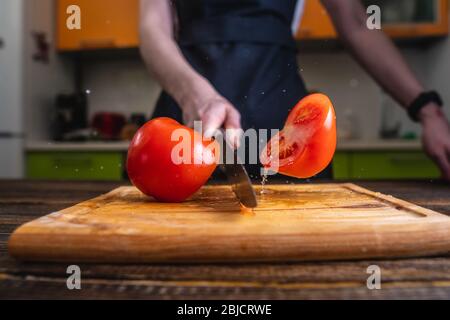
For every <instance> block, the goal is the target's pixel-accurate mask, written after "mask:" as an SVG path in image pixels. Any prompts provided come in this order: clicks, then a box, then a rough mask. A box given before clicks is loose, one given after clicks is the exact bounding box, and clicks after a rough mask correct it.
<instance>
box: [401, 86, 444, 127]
mask: <svg viewBox="0 0 450 320" xmlns="http://www.w3.org/2000/svg"><path fill="white" fill-rule="evenodd" d="M432 102H434V103H436V104H437V105H438V106H439V107H442V105H443V102H442V98H441V96H440V95H439V93H437V92H436V91H429V92H424V93H422V94H420V95H419V96H418V97H417V98H416V99H415V100H414V101H413V102H412V103H411V105H410V106H409V107H408V115H409V117H410V118H411V120H412V121H414V122H419V121H420V119H419V112H420V110H422V108H423V107H425V106H427V105H428V104H429V103H432Z"/></svg>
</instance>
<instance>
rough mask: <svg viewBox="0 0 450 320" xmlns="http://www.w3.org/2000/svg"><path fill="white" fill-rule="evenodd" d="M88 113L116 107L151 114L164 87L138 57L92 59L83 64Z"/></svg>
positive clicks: (126, 113)
mask: <svg viewBox="0 0 450 320" xmlns="http://www.w3.org/2000/svg"><path fill="white" fill-rule="evenodd" d="M84 72H85V78H84V89H86V90H89V92H90V94H89V113H90V115H91V116H92V115H93V114H94V113H95V112H100V111H115V112H120V113H124V114H125V115H127V116H129V115H130V114H131V113H144V114H146V115H147V116H149V115H150V114H151V113H152V112H153V108H154V105H155V103H156V100H157V98H158V96H159V93H160V91H161V89H160V87H159V86H158V85H157V83H156V82H155V81H154V80H153V79H152V78H151V76H150V75H149V73H148V72H147V70H146V68H145V65H144V63H143V62H142V61H141V60H140V59H139V58H133V57H121V58H109V59H106V60H105V59H104V58H101V59H89V60H88V61H87V63H86V64H85V65H84Z"/></svg>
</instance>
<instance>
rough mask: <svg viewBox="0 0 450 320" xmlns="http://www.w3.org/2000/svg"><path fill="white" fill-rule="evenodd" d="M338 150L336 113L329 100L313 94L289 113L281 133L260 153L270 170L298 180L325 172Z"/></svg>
mask: <svg viewBox="0 0 450 320" xmlns="http://www.w3.org/2000/svg"><path fill="white" fill-rule="evenodd" d="M335 151H336V114H335V111H334V107H333V104H332V103H331V101H330V99H329V98H328V97H327V96H325V95H323V94H312V95H309V96H307V97H305V98H304V99H302V100H301V101H300V102H299V103H298V104H297V105H296V106H295V107H294V109H293V110H292V111H291V112H290V113H289V116H288V118H287V120H286V124H285V126H284V128H283V130H282V131H280V132H279V133H278V134H277V135H276V136H274V137H272V139H271V140H270V141H269V143H268V144H267V146H266V148H265V149H264V150H263V152H262V153H261V156H260V159H261V163H262V164H263V166H264V167H265V168H266V169H267V170H271V171H275V172H278V173H281V174H284V175H287V176H292V177H296V178H310V177H312V176H315V175H316V174H318V173H320V172H321V171H323V170H324V169H325V168H326V167H327V166H328V165H329V164H330V162H331V160H332V159H333V156H334V153H335Z"/></svg>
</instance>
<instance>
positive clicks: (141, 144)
mask: <svg viewBox="0 0 450 320" xmlns="http://www.w3.org/2000/svg"><path fill="white" fill-rule="evenodd" d="M218 150H219V146H218V144H217V143H216V142H214V141H206V140H204V139H203V137H202V136H201V134H200V133H198V132H195V131H194V130H192V129H191V128H188V127H185V126H183V125H181V124H179V123H178V122H176V121H175V120H173V119H170V118H157V119H154V120H151V121H149V122H147V123H146V124H145V125H144V126H143V127H142V128H141V129H139V131H138V132H137V133H136V135H135V136H134V138H133V140H132V141H131V144H130V147H129V150H128V159H127V170H128V175H129V177H130V180H131V182H132V183H133V184H134V185H135V186H136V187H137V188H138V189H139V190H140V191H141V192H143V193H144V194H146V195H148V196H151V197H154V198H155V199H157V200H159V201H162V202H182V201H184V200H186V199H187V198H189V197H190V196H191V195H193V194H194V193H195V192H196V191H197V190H198V189H200V187H202V186H203V185H204V184H205V183H206V182H207V180H208V179H209V177H210V176H211V174H212V173H213V171H214V170H215V168H216V166H217V158H216V157H218V154H216V153H217V152H218Z"/></svg>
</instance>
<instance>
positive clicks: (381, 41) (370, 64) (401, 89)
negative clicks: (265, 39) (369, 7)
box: [324, 0, 424, 107]
mask: <svg viewBox="0 0 450 320" xmlns="http://www.w3.org/2000/svg"><path fill="white" fill-rule="evenodd" d="M338 1H339V0H338ZM341 1H346V2H347V5H345V6H341V8H339V10H342V11H340V12H334V13H332V14H331V16H332V18H333V21H334V24H335V26H336V29H337V31H338V34H339V36H340V38H341V40H342V42H343V43H344V44H345V45H346V46H347V47H348V49H349V50H350V51H351V53H352V54H353V55H354V57H355V58H356V59H357V60H358V62H359V63H360V64H361V65H362V66H363V67H364V68H365V69H366V70H367V71H368V72H369V73H370V74H371V75H372V77H373V78H374V79H375V80H376V81H377V82H378V83H379V84H380V85H381V86H382V87H383V88H384V89H385V90H386V91H387V92H388V93H389V94H391V96H392V97H393V98H395V99H396V100H397V101H398V102H399V103H400V104H401V105H402V106H403V107H407V106H409V105H410V104H411V103H412V102H413V101H414V99H416V98H417V97H418V96H419V94H421V93H422V92H423V91H424V87H423V85H422V84H421V83H420V82H419V81H418V79H417V77H416V76H415V75H414V73H413V72H412V71H411V69H410V68H409V66H408V65H407V63H406V62H405V60H404V58H403V57H402V55H401V54H400V52H399V50H398V49H397V48H396V47H395V46H394V44H393V43H392V41H391V40H390V39H389V38H388V37H387V36H386V35H385V34H384V33H383V32H382V31H379V30H369V29H368V28H367V26H366V19H367V16H366V14H365V10H364V8H363V7H362V5H361V4H360V2H359V1H358V0H341ZM326 2H330V3H331V2H335V3H336V2H337V1H336V0H334V1H324V3H326ZM352 2H353V4H351V3H352ZM342 7H343V8H342Z"/></svg>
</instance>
